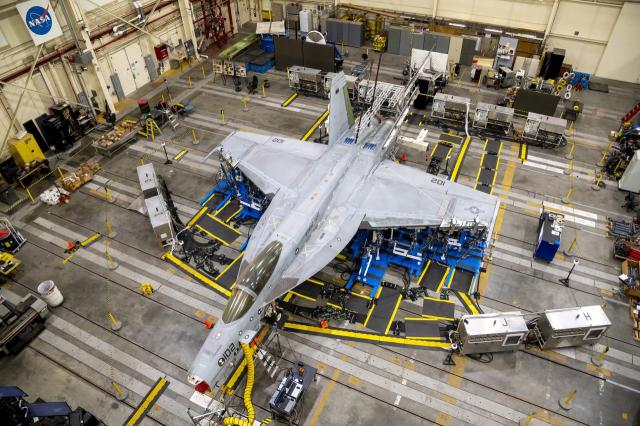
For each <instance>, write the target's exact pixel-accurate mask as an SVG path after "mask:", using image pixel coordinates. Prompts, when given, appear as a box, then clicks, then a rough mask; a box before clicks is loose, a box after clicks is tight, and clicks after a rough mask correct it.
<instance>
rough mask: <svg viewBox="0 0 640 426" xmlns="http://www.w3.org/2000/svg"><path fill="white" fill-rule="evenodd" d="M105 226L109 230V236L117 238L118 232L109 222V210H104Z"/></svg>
mask: <svg viewBox="0 0 640 426" xmlns="http://www.w3.org/2000/svg"><path fill="white" fill-rule="evenodd" d="M104 227H105V229H106V230H107V237H109V238H115V237H116V235H118V233H117V232H116V231H114V230H113V228H112V227H111V223H109V217H108V216H107V210H106V209H105V211H104Z"/></svg>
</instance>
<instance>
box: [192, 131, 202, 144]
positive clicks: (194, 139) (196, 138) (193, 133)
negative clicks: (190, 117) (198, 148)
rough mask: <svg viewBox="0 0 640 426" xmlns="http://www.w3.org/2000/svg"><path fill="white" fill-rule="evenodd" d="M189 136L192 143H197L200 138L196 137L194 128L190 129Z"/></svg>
mask: <svg viewBox="0 0 640 426" xmlns="http://www.w3.org/2000/svg"><path fill="white" fill-rule="evenodd" d="M191 138H192V139H193V144H194V145H198V144H199V143H200V140H199V139H198V135H197V134H196V129H191Z"/></svg>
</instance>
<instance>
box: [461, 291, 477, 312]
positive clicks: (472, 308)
mask: <svg viewBox="0 0 640 426" xmlns="http://www.w3.org/2000/svg"><path fill="white" fill-rule="evenodd" d="M458 294H459V295H460V298H461V299H462V301H463V302H464V304H465V305H466V306H467V307H468V308H469V310H470V311H471V313H472V314H473V315H478V314H479V313H480V311H479V310H478V308H477V307H476V305H475V304H474V303H473V302H472V301H471V298H469V295H468V294H467V293H464V292H462V291H459V292H458Z"/></svg>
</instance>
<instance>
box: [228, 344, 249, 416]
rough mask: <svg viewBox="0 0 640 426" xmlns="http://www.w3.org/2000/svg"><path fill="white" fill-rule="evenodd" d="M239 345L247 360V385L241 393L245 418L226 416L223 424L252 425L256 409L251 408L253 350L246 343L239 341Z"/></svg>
mask: <svg viewBox="0 0 640 426" xmlns="http://www.w3.org/2000/svg"><path fill="white" fill-rule="evenodd" d="M240 347H241V348H242V352H243V353H244V359H245V361H246V362H247V386H245V388H244V394H243V395H242V399H243V401H244V408H245V409H246V410H247V418H246V419H241V418H238V417H226V418H225V419H224V421H223V423H224V424H225V425H236V426H252V425H253V421H254V420H255V418H256V411H255V409H254V408H253V402H251V391H252V390H253V381H254V377H253V376H254V371H255V369H254V365H253V351H252V350H251V348H250V347H249V345H248V344H246V343H240Z"/></svg>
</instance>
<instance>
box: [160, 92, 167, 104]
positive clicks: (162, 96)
mask: <svg viewBox="0 0 640 426" xmlns="http://www.w3.org/2000/svg"><path fill="white" fill-rule="evenodd" d="M160 97H161V98H162V102H166V101H165V100H164V93H163V94H162V95H161V96H160Z"/></svg>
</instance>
